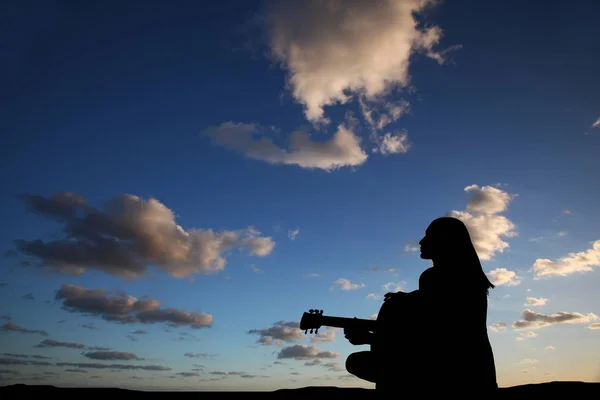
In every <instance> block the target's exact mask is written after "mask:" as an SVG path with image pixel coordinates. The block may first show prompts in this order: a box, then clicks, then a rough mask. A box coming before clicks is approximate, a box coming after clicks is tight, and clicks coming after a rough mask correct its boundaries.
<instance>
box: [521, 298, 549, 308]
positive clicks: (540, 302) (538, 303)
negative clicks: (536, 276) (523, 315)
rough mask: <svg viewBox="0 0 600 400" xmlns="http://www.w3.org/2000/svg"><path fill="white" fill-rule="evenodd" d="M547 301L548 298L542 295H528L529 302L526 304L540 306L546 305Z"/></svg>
mask: <svg viewBox="0 0 600 400" xmlns="http://www.w3.org/2000/svg"><path fill="white" fill-rule="evenodd" d="M546 303H548V299H545V298H543V297H540V298H536V297H528V298H527V302H526V303H525V305H526V306H533V307H539V306H543V305H546Z"/></svg>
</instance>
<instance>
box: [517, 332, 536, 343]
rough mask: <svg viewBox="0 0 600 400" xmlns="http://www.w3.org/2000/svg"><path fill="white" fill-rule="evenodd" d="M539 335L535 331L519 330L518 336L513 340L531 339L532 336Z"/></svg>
mask: <svg viewBox="0 0 600 400" xmlns="http://www.w3.org/2000/svg"><path fill="white" fill-rule="evenodd" d="M538 336H539V335H538V334H537V333H535V332H521V333H520V334H519V336H518V337H517V338H515V340H516V341H517V342H520V341H523V340H526V339H533V338H534V337H538Z"/></svg>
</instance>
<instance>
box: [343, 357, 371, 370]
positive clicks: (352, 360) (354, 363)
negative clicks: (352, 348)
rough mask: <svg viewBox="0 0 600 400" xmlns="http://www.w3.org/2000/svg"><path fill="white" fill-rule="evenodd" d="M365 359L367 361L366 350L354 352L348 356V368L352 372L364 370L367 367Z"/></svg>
mask: <svg viewBox="0 0 600 400" xmlns="http://www.w3.org/2000/svg"><path fill="white" fill-rule="evenodd" d="M365 361H367V357H365V354H364V352H359V353H352V354H350V355H349V356H348V358H346V370H347V371H348V372H351V373H352V372H353V371H358V370H362V369H364V368H365V367H366V365H365Z"/></svg>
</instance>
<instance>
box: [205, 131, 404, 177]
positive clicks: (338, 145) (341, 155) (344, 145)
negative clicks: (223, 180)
mask: <svg viewBox="0 0 600 400" xmlns="http://www.w3.org/2000/svg"><path fill="white" fill-rule="evenodd" d="M205 135H207V136H209V137H210V138H211V139H212V141H213V143H214V144H215V145H217V146H221V147H223V148H226V149H228V150H232V151H235V152H237V153H241V154H243V155H245V156H246V157H248V158H252V159H255V160H261V161H266V162H268V163H270V164H286V165H297V166H299V167H302V168H309V169H312V168H317V169H322V170H326V171H331V170H335V169H338V168H340V167H352V166H358V165H361V164H363V163H364V162H365V161H366V160H367V154H366V153H365V152H364V150H363V149H362V148H361V147H360V141H361V139H360V138H359V137H358V136H357V135H356V134H355V133H354V132H353V131H352V130H351V128H350V127H348V126H345V125H339V126H338V129H337V131H336V132H335V134H334V135H333V136H332V137H331V138H330V139H327V140H321V141H314V140H312V139H311V138H310V136H309V135H308V133H306V132H304V131H301V130H299V131H295V132H293V133H292V134H291V135H290V138H289V145H288V146H287V148H283V147H279V146H278V145H276V144H275V143H274V142H273V140H272V138H270V137H268V136H266V131H265V129H264V128H262V127H260V126H258V125H256V124H246V123H235V122H224V123H222V124H221V125H219V126H215V127H210V128H208V129H207V130H206V131H205ZM392 144H393V143H392Z"/></svg>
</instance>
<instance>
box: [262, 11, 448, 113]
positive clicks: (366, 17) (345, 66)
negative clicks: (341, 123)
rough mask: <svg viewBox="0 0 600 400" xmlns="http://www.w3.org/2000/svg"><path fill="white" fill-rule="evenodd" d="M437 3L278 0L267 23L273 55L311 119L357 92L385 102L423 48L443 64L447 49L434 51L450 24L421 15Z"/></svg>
mask: <svg viewBox="0 0 600 400" xmlns="http://www.w3.org/2000/svg"><path fill="white" fill-rule="evenodd" d="M435 3H436V1H432V0H381V1H376V2H369V1H363V0H350V1H344V2H341V1H327V0H303V1H293V0H290V1H283V2H271V7H270V8H269V9H268V15H267V19H266V21H267V25H268V36H269V44H270V47H271V51H272V55H273V57H274V58H275V59H276V60H277V61H278V62H280V63H281V65H282V66H283V67H284V68H285V69H286V70H287V72H288V77H287V80H288V85H289V87H290V89H291V91H292V95H293V97H294V99H295V100H296V101H298V102H299V103H301V104H303V106H304V107H305V116H306V118H307V119H308V120H309V121H312V122H314V123H327V122H329V121H328V119H327V118H326V117H325V116H324V110H323V108H324V107H325V106H329V105H334V104H336V103H339V104H344V103H347V102H348V101H350V100H351V99H352V97H353V96H354V95H355V94H359V95H360V96H361V97H362V98H363V101H364V102H367V101H368V102H372V103H376V104H377V105H381V103H382V102H381V101H380V99H381V97H382V96H385V95H387V94H388V93H389V92H390V91H391V90H392V89H393V88H395V87H396V88H403V87H406V86H408V85H409V84H410V75H409V65H410V61H411V57H412V55H413V54H415V53H418V52H420V53H424V54H425V55H427V56H429V57H431V58H433V59H435V60H437V61H438V62H443V60H444V59H443V52H438V51H436V50H435V49H434V47H435V46H436V45H437V44H438V42H439V40H440V38H441V36H442V30H441V29H440V28H439V27H437V26H432V25H429V26H428V27H424V28H421V27H419V26H418V25H417V20H416V18H415V14H416V13H419V12H420V11H421V10H423V9H424V8H425V7H427V6H430V5H432V4H435ZM378 100H379V101H378ZM383 112H384V113H385V114H386V115H389V116H390V118H393V117H394V115H397V114H398V110H397V108H394V109H393V110H385V109H384V110H383ZM394 113H395V114H394ZM371 119H372V120H374V121H375V118H374V117H373V116H371ZM377 121H379V120H377Z"/></svg>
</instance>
